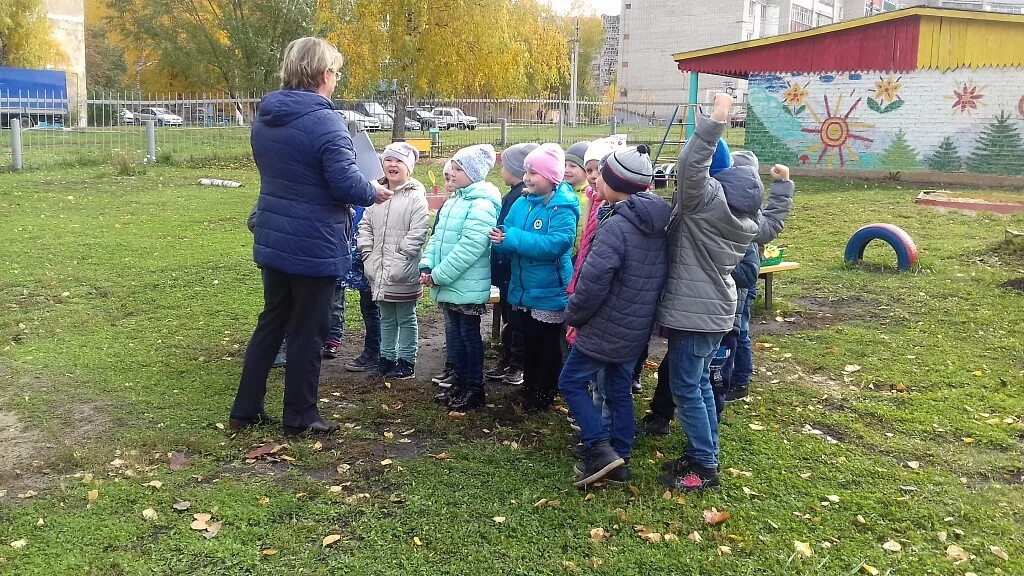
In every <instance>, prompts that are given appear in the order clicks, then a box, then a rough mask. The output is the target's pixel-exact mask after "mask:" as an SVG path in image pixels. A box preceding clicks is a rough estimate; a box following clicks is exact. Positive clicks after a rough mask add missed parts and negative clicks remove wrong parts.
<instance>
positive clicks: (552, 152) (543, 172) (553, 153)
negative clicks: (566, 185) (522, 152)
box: [523, 142, 565, 186]
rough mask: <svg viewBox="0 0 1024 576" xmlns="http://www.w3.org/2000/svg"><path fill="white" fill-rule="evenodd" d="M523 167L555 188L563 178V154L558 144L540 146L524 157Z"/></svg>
mask: <svg viewBox="0 0 1024 576" xmlns="http://www.w3.org/2000/svg"><path fill="white" fill-rule="evenodd" d="M523 166H525V167H526V169H527V172H530V171H532V172H536V173H537V174H538V175H540V177H541V178H543V179H545V180H547V181H548V182H551V183H552V184H554V185H555V186H558V184H559V183H561V182H562V180H563V179H564V178H565V152H564V151H563V150H562V147H561V146H559V145H558V144H552V143H550V142H549V143H547V144H541V145H540V146H538V147H537V149H536V150H534V151H533V152H530V153H529V154H527V155H526V160H524V161H523Z"/></svg>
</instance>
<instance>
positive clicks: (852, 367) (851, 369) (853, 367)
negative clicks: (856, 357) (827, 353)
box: [843, 364, 860, 374]
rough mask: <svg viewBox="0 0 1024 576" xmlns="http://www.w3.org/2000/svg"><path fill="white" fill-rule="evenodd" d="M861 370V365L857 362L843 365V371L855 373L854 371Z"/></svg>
mask: <svg viewBox="0 0 1024 576" xmlns="http://www.w3.org/2000/svg"><path fill="white" fill-rule="evenodd" d="M859 371H860V366H858V365H856V364H847V365H846V366H843V372H846V373H847V374H853V373H854V372H859Z"/></svg>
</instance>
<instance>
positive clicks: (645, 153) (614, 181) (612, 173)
mask: <svg viewBox="0 0 1024 576" xmlns="http://www.w3.org/2000/svg"><path fill="white" fill-rule="evenodd" d="M650 153H651V149H650V148H648V147H647V146H646V145H644V144H641V145H639V146H637V147H636V148H626V149H624V150H617V151H615V152H612V153H611V154H609V155H608V156H607V157H606V158H605V159H604V161H603V162H602V163H601V178H602V179H604V182H605V184H607V185H608V186H609V187H610V188H611V189H612V190H615V191H616V192H622V193H623V194H636V193H637V192H643V191H644V190H647V189H648V188H650V187H651V184H652V183H653V182H654V166H653V165H652V164H651V157H650Z"/></svg>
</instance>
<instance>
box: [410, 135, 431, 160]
mask: <svg viewBox="0 0 1024 576" xmlns="http://www.w3.org/2000/svg"><path fill="white" fill-rule="evenodd" d="M405 142H406V143H407V144H410V145H412V147H413V148H415V149H416V151H417V152H419V153H420V155H422V156H430V155H431V152H432V151H433V148H432V145H431V143H430V138H422V137H412V138H406V139H405Z"/></svg>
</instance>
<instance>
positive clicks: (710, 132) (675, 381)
mask: <svg viewBox="0 0 1024 576" xmlns="http://www.w3.org/2000/svg"><path fill="white" fill-rule="evenodd" d="M733 102H734V100H733V98H732V96H729V95H728V94H717V95H716V96H715V103H714V111H713V112H712V114H711V117H710V118H702V119H701V121H700V122H699V123H698V124H697V128H696V131H695V132H694V134H693V137H691V138H690V139H689V141H688V142H687V143H686V146H685V147H684V148H683V151H682V152H681V154H680V156H679V163H678V165H677V169H678V170H679V176H678V181H677V185H676V192H675V195H674V198H673V208H672V218H671V220H670V223H669V228H668V250H669V271H668V280H667V282H666V284H665V291H664V294H663V295H662V299H661V302H660V304H659V306H658V312H657V321H658V323H659V324H660V325H662V326H663V327H665V328H666V329H667V330H668V354H667V355H666V358H667V359H668V360H669V362H670V374H669V387H670V388H671V391H672V396H673V399H674V400H675V405H676V417H677V418H678V419H679V421H680V424H681V425H682V427H683V430H684V431H685V432H686V436H687V439H688V445H687V449H686V454H685V455H684V456H683V458H681V459H680V461H681V462H684V463H685V464H684V465H683V466H682V467H681V469H679V470H677V471H675V472H673V473H672V474H669V475H668V476H665V477H663V478H661V482H662V483H663V484H664V485H666V486H668V487H670V488H672V489H676V490H699V489H703V488H713V487H716V486H718V484H719V481H718V472H717V468H718V452H719V447H718V417H717V411H716V409H715V400H714V395H713V394H712V391H711V384H710V368H711V359H712V358H713V356H714V354H715V352H716V351H717V350H718V346H719V344H720V343H721V341H722V337H723V336H724V335H725V334H726V333H727V332H729V330H731V329H732V325H733V319H734V317H735V315H736V303H737V297H736V285H735V283H734V281H733V279H732V275H731V274H732V271H733V268H735V267H736V265H737V264H739V263H740V261H741V260H742V259H743V255H744V253H745V252H746V249H747V247H748V246H749V245H750V243H751V242H752V241H753V240H754V236H755V235H756V234H757V232H758V216H757V215H758V212H759V210H760V209H761V201H762V199H763V197H764V185H763V184H762V183H761V178H760V176H759V175H758V174H757V170H756V169H754V168H753V167H750V166H733V167H731V168H728V169H725V170H722V171H721V172H719V173H718V174H716V175H715V176H714V177H712V176H711V173H710V168H711V160H712V156H713V155H714V153H715V150H716V148H717V145H718V142H719V140H720V139H721V137H722V135H723V134H724V132H725V128H726V126H727V125H728V124H727V121H728V117H729V113H730V111H731V109H732V105H733Z"/></svg>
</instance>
